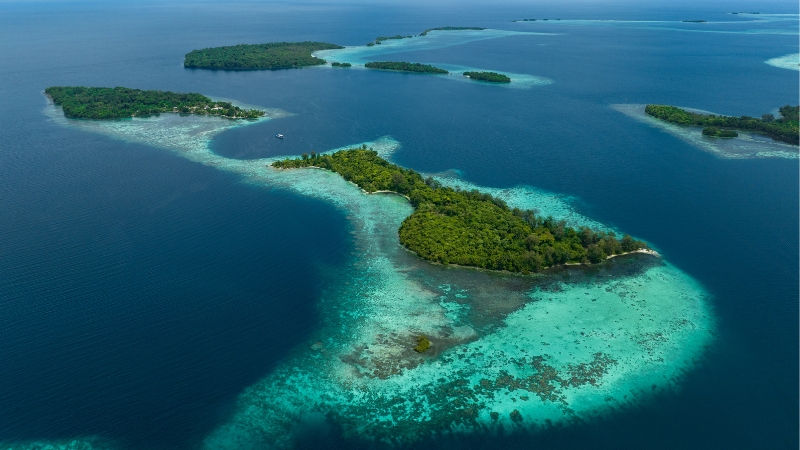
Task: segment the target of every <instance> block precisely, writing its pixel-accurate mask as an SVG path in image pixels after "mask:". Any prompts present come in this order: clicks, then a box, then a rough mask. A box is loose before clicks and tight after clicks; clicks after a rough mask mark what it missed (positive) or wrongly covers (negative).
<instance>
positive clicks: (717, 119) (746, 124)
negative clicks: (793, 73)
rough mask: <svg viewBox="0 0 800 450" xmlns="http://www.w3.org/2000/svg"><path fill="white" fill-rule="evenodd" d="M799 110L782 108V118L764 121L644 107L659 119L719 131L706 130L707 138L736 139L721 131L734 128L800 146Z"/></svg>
mask: <svg viewBox="0 0 800 450" xmlns="http://www.w3.org/2000/svg"><path fill="white" fill-rule="evenodd" d="M798 109H800V108H799V107H798V106H789V105H786V106H782V107H781V108H780V109H779V111H780V115H781V117H780V118H778V119H776V118H775V117H774V116H773V115H772V114H764V115H762V116H761V118H760V119H757V118H755V117H748V116H741V117H731V116H717V115H714V114H698V113H693V112H690V111H686V110H684V109H681V108H678V107H675V106H667V105H647V106H646V107H645V108H644V112H645V113H646V114H648V115H650V116H653V117H655V118H657V119H661V120H664V121H667V122H671V123H676V124H679V125H698V126H702V127H711V128H714V129H717V132H715V131H714V130H708V132H706V131H705V130H704V133H703V134H706V135H707V136H718V137H735V136H733V135H730V133H726V135H725V136H722V135H721V134H720V133H723V132H724V131H725V130H721V129H722V128H732V129H736V130H742V131H753V132H757V133H763V134H766V135H768V136H769V137H771V138H773V139H775V140H779V141H783V142H788V143H790V144H794V145H798V141H800V137H798ZM712 133H713V134H712ZM734 134H735V133H734Z"/></svg>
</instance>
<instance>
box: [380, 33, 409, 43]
mask: <svg viewBox="0 0 800 450" xmlns="http://www.w3.org/2000/svg"><path fill="white" fill-rule="evenodd" d="M412 37H414V36H401V35H399V34H398V35H397V36H380V37H377V38H375V43H376V44H380V43H381V42H382V41H390V40H393V39H409V38H412Z"/></svg>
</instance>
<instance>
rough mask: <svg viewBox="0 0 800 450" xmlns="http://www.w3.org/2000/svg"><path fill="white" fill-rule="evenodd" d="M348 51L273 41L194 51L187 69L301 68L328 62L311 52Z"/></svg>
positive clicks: (321, 44)
mask: <svg viewBox="0 0 800 450" xmlns="http://www.w3.org/2000/svg"><path fill="white" fill-rule="evenodd" d="M340 48H344V47H342V46H341V45H336V44H327V43H324V42H309V41H306V42H270V43H267V44H239V45H232V46H227V47H211V48H204V49H202V50H192V51H191V52H189V53H187V54H186V57H185V59H184V60H183V67H186V68H198V69H217V70H253V69H297V68H300V67H305V66H318V65H323V64H325V63H326V61H325V60H324V59H321V58H315V57H313V56H312V55H311V53H313V52H315V51H317V50H330V49H340Z"/></svg>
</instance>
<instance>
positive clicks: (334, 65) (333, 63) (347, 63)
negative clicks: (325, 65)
mask: <svg viewBox="0 0 800 450" xmlns="http://www.w3.org/2000/svg"><path fill="white" fill-rule="evenodd" d="M331 66H333V67H352V66H353V65H352V64H350V63H349V62H344V63H340V62H332V63H331Z"/></svg>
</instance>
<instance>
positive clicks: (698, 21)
mask: <svg viewBox="0 0 800 450" xmlns="http://www.w3.org/2000/svg"><path fill="white" fill-rule="evenodd" d="M681 22H685V23H706V21H705V20H702V19H695V20H690V19H686V20H681Z"/></svg>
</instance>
